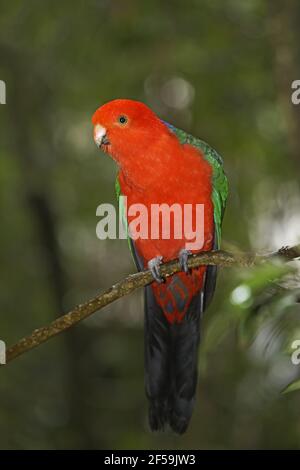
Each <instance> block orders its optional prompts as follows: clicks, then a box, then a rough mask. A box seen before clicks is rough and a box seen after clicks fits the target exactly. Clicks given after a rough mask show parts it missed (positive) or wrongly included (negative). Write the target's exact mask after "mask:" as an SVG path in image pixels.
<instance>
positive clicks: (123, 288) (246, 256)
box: [6, 245, 300, 362]
mask: <svg viewBox="0 0 300 470" xmlns="http://www.w3.org/2000/svg"><path fill="white" fill-rule="evenodd" d="M299 257H300V245H296V246H293V247H282V248H280V250H278V251H276V252H274V253H271V254H267V255H257V254H251V253H242V254H240V253H239V254H234V253H228V252H226V251H222V250H218V251H210V252H203V253H199V254H196V255H191V256H190V257H189V260H188V265H189V267H190V268H196V267H198V266H202V265H216V266H226V267H230V266H241V267H252V266H255V265H256V264H260V263H263V262H266V261H272V260H274V259H275V258H281V259H282V260H284V261H291V260H293V259H296V258H299ZM178 271H180V266H179V263H178V260H174V261H170V262H168V263H164V264H162V265H161V274H162V275H163V276H164V277H169V276H172V275H173V274H175V273H177V272H178ZM152 282H153V278H152V274H151V272H150V271H148V270H147V271H142V272H140V273H136V274H131V275H129V276H127V277H126V278H125V279H123V280H121V281H119V282H118V283H117V284H115V285H113V286H112V287H110V288H109V289H107V290H106V291H104V292H102V293H100V294H99V295H97V296H96V297H94V298H93V299H91V300H89V301H88V302H85V303H83V304H81V305H78V306H77V307H75V308H74V310H71V311H70V312H68V313H66V314H65V315H62V316H61V317H59V318H57V319H56V320H54V321H53V322H52V323H50V324H49V325H47V326H44V327H42V328H38V329H37V330H34V331H33V332H32V333H31V335H29V336H26V337H24V338H22V339H20V341H18V342H17V343H16V344H14V345H13V346H11V347H10V348H9V349H8V350H7V352H6V362H10V361H12V360H13V359H15V358H16V357H18V356H20V355H21V354H24V353H25V352H26V351H30V350H31V349H33V348H35V347H36V346H39V345H40V344H42V343H44V342H45V341H47V340H48V339H50V338H52V337H53V336H56V335H58V334H59V333H62V332H63V331H65V330H67V329H69V328H71V326H73V325H76V324H77V323H79V322H80V321H81V320H84V319H85V318H87V317H88V316H90V315H91V314H93V313H95V312H96V311H97V310H100V309H102V308H103V307H105V306H106V305H108V304H111V303H112V302H114V301H115V300H117V299H120V298H121V297H124V296H125V295H127V294H130V293H131V292H133V291H135V290H137V289H138V288H140V287H144V286H146V285H148V284H151V283H152Z"/></svg>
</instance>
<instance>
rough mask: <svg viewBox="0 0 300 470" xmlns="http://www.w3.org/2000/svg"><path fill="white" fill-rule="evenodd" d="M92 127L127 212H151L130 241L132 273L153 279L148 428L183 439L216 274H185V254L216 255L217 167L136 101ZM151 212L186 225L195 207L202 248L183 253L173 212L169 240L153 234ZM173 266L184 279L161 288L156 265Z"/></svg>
mask: <svg viewBox="0 0 300 470" xmlns="http://www.w3.org/2000/svg"><path fill="white" fill-rule="evenodd" d="M92 122H93V125H94V140H95V143H96V145H97V146H98V147H99V148H100V149H101V150H103V151H104V152H106V153H108V154H109V155H110V156H111V157H112V158H113V160H114V161H115V162H116V164H117V167H118V174H117V180H116V191H117V196H118V197H120V196H121V195H122V196H126V204H127V210H128V208H129V207H131V206H134V205H136V204H137V205H141V204H142V205H143V207H146V208H147V209H149V212H148V214H150V215H149V216H148V217H149V220H148V221H147V222H149V225H148V236H146V237H142V236H141V237H137V236H135V237H132V236H131V234H130V231H129V243H130V248H131V251H132V254H133V257H134V260H135V263H136V266H137V268H138V270H143V269H146V268H149V269H150V270H151V272H152V274H153V277H154V279H155V281H154V282H153V283H152V284H150V285H149V286H147V287H145V315H144V331H145V332H144V335H145V339H144V342H145V352H144V355H145V389H146V395H147V398H148V402H149V425H150V429H151V430H153V431H157V430H164V429H165V428H166V427H167V426H169V427H170V428H171V429H172V430H173V431H175V432H176V433H179V434H182V433H184V432H185V431H186V429H187V427H188V424H189V421H190V418H191V415H192V411H193V407H194V403H195V394H196V386H197V367H198V346H199V341H200V322H201V317H202V314H203V312H204V310H205V309H206V308H207V306H208V305H209V303H210V301H211V299H212V297H213V294H214V291H215V285H216V276H217V268H216V266H201V267H198V268H194V269H192V270H189V269H188V264H187V260H188V255H189V254H190V253H195V252H199V251H203V250H204V251H207V250H212V249H218V248H219V247H220V241H221V225H222V219H223V215H224V210H225V206H226V200H227V195H228V183H227V178H226V175H225V173H224V170H223V161H222V158H221V157H220V155H219V154H218V153H217V152H216V151H215V150H214V149H213V148H211V147H210V146H209V145H208V144H207V143H205V142H204V141H202V140H200V139H198V138H196V137H193V136H192V135H190V134H188V133H186V132H185V131H183V130H180V129H177V128H176V127H175V126H173V125H171V124H169V123H166V122H165V121H163V120H162V119H160V118H159V117H158V116H157V115H156V114H155V113H154V112H153V111H152V110H151V109H150V108H149V107H148V106H146V105H145V104H143V103H141V102H138V101H133V100H128V99H116V100H113V101H110V102H108V103H106V104H104V105H102V106H101V107H99V108H98V109H97V110H96V112H95V113H94V115H93V118H92ZM153 205H156V207H157V206H158V207H161V206H162V205H165V206H164V207H169V208H174V207H177V208H178V207H179V208H184V207H187V206H188V207H190V208H192V209H191V212H190V213H191V214H192V218H193V216H196V215H197V214H196V210H197V209H196V208H197V207H199V205H201V206H202V207H203V208H204V213H203V218H202V221H203V223H202V228H201V229H202V232H203V234H202V244H201V246H196V244H195V246H194V245H192V247H189V249H187V246H188V243H187V242H188V241H189V242H190V238H189V239H187V235H186V233H185V232H182V235H181V236H178V233H177V234H175V228H176V227H175V224H176V223H177V221H175V216H174V214H173V212H172V211H171V212H170V214H171V215H170V219H169V220H170V221H171V222H170V224H171V229H172V230H170V231H169V236H168V237H165V236H163V234H162V233H161V230H160V229H161V226H162V224H163V221H162V219H161V218H160V219H159V222H157V220H158V219H157V218H156V222H155V223H156V224H157V223H158V224H159V230H158V232H157V231H156V232H155V231H154V232H153V231H152V226H151V223H152V224H153V223H154V222H153V221H151V208H152V207H153ZM166 205H167V206H166ZM185 205H186V206H185ZM135 207H136V206H135ZM129 213H130V212H129V211H128V212H126V211H125V215H124V217H125V218H126V222H127V224H128V225H130V223H131V221H133V217H130V215H129ZM182 214H184V211H183V212H182ZM172 217H173V218H172ZM181 222H182V220H181ZM172 224H173V225H172ZM193 226H194V225H193ZM150 228H151V230H150ZM153 233H155V236H151V235H152V234H153ZM157 234H158V235H157ZM175 235H176V236H175ZM177 258H178V259H179V261H180V265H181V267H182V271H180V272H179V273H177V274H175V275H173V276H171V277H168V278H166V279H165V280H163V279H162V277H161V275H160V264H161V263H162V262H165V261H169V260H172V259H177Z"/></svg>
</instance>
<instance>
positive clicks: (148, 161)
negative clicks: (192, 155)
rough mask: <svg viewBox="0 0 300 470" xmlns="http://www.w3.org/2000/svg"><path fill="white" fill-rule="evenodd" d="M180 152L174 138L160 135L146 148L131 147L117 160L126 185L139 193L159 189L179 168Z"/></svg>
mask: <svg viewBox="0 0 300 470" xmlns="http://www.w3.org/2000/svg"><path fill="white" fill-rule="evenodd" d="M181 161H182V151H181V148H180V144H179V143H178V141H177V139H176V137H175V138H173V136H172V135H170V134H169V133H166V134H162V135H161V136H160V137H159V138H155V139H153V141H152V142H151V143H150V144H149V145H148V146H147V147H144V146H139V145H136V146H133V147H132V148H131V149H129V151H128V154H127V155H124V156H121V158H119V159H118V165H119V167H120V171H121V173H122V174H123V175H124V180H125V181H126V183H127V184H128V185H129V186H130V187H132V188H136V189H138V190H140V191H147V190H151V189H157V188H161V187H162V186H163V184H162V183H163V180H164V179H166V178H168V176H169V175H170V173H171V172H172V170H174V169H175V168H176V167H178V166H180V164H181Z"/></svg>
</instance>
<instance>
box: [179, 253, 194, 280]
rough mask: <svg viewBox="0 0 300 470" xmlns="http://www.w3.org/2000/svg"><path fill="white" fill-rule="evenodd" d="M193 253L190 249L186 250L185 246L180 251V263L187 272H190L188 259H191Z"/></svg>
mask: <svg viewBox="0 0 300 470" xmlns="http://www.w3.org/2000/svg"><path fill="white" fill-rule="evenodd" d="M191 254H192V252H191V251H190V250H186V249H185V248H183V249H182V250H180V252H179V265H180V267H181V269H182V271H184V272H185V273H186V274H188V273H189V267H188V259H189V255H191Z"/></svg>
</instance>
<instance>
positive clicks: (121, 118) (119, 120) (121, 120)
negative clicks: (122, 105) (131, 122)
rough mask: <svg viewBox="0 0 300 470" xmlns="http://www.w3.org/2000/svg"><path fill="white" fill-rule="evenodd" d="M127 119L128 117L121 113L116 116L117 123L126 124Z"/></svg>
mask: <svg viewBox="0 0 300 470" xmlns="http://www.w3.org/2000/svg"><path fill="white" fill-rule="evenodd" d="M127 121H128V119H127V117H126V116H123V115H121V116H119V117H118V123H119V124H122V126H124V125H125V124H127Z"/></svg>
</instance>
